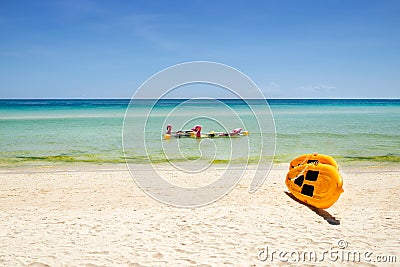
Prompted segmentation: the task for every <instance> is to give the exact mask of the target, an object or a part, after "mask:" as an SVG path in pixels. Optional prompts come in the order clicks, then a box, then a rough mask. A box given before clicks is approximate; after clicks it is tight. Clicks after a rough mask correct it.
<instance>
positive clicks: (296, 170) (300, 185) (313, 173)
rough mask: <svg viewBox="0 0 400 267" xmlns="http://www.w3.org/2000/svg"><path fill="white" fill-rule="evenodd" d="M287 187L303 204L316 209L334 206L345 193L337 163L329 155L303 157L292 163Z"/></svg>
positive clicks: (287, 176)
mask: <svg viewBox="0 0 400 267" xmlns="http://www.w3.org/2000/svg"><path fill="white" fill-rule="evenodd" d="M285 182H286V186H287V188H288V189H289V190H290V192H291V193H292V194H293V195H294V196H295V197H296V198H297V199H298V200H300V201H301V202H303V203H306V204H309V205H311V206H314V207H316V208H321V209H326V208H329V207H330V206H332V205H333V204H334V203H335V202H336V201H337V200H338V198H339V196H340V194H341V193H343V180H342V177H341V176H340V173H339V170H338V165H337V163H336V161H335V160H334V159H333V158H332V157H330V156H327V155H322V154H308V155H302V156H300V157H298V158H296V159H294V160H292V161H291V162H290V167H289V172H288V174H287V175H286V181H285Z"/></svg>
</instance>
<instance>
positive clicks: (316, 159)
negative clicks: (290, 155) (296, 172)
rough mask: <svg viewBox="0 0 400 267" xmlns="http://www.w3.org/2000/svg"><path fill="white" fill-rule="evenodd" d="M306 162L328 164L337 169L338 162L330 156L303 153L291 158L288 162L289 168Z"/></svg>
mask: <svg viewBox="0 0 400 267" xmlns="http://www.w3.org/2000/svg"><path fill="white" fill-rule="evenodd" d="M308 163H322V164H328V165H331V166H333V167H335V168H336V169H338V170H339V166H338V164H337V163H336V161H335V160H334V159H333V158H332V157H331V156H328V155H323V154H318V153H313V154H304V155H301V156H299V157H297V158H295V159H294V160H292V161H291V162H290V168H289V170H291V169H293V168H294V167H297V166H299V165H303V164H308Z"/></svg>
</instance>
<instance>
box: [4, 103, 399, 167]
mask: <svg viewBox="0 0 400 267" xmlns="http://www.w3.org/2000/svg"><path fill="white" fill-rule="evenodd" d="M252 101H253V102H252V103H253V104H254V105H255V106H256V109H257V106H258V105H259V107H260V110H255V112H256V113H257V114H259V115H260V116H266V117H268V116H270V114H268V112H269V110H268V109H267V108H266V107H265V105H262V101H261V102H260V103H257V101H259V100H252ZM268 103H269V105H270V108H271V110H272V115H273V122H272V124H271V125H273V124H274V125H275V128H276V134H273V129H271V125H268V127H267V128H268V129H269V130H270V131H268V130H267V131H264V130H261V131H263V132H261V131H260V127H259V125H257V120H254V116H252V110H250V109H249V107H248V106H247V105H246V103H245V102H243V101H241V100H220V101H215V100H214V101H212V100H199V101H189V102H188V101H185V100H176V99H175V100H173V99H171V100H161V101H159V102H158V103H157V105H155V106H154V107H153V108H152V109H151V114H148V113H143V112H142V111H146V110H148V108H149V107H148V105H150V102H148V101H146V100H142V101H139V102H137V103H136V106H135V108H137V112H136V110H135V111H134V112H131V113H130V123H131V125H134V124H135V123H136V122H137V123H138V124H139V123H141V122H142V121H143V116H150V117H151V119H149V120H147V124H146V128H145V131H146V132H145V136H146V142H147V146H146V148H147V153H148V154H147V155H143V154H140V153H139V154H138V155H137V156H132V155H135V154H134V153H135V151H134V150H135V146H132V147H130V148H129V149H131V150H133V151H131V152H132V153H133V154H130V157H129V159H128V160H129V161H130V162H137V163H144V162H147V161H148V160H149V158H150V160H151V161H152V162H154V163H159V162H166V161H169V160H171V159H172V160H182V161H185V160H198V159H200V160H212V162H214V163H219V162H227V161H230V160H231V161H233V162H243V161H249V162H257V160H258V158H257V156H259V151H258V149H259V148H260V146H262V144H260V143H257V142H258V141H257V140H260V139H257V138H256V137H257V136H260V135H267V136H268V138H269V139H268V140H276V143H275V144H274V142H272V141H271V143H269V144H268V146H269V147H268V149H269V151H268V152H269V154H268V155H272V154H273V151H272V150H273V149H272V148H271V147H272V145H276V151H275V156H274V161H275V162H287V161H290V160H291V159H292V158H294V157H295V156H298V155H300V154H304V153H312V152H318V153H323V154H329V155H332V156H334V157H335V158H336V159H337V160H338V161H339V162H355V161H357V162H361V161H373V162H400V100H318V99H312V100H311V99H310V100H279V99H274V100H268ZM128 105H129V100H0V164H1V165H20V164H57V163H59V164H62V163H65V162H87V163H123V162H125V158H124V153H123V144H122V129H123V124H124V115H125V112H126V108H127V107H128ZM227 109H228V110H229V112H227V111H226V110H227ZM263 112H264V113H263ZM232 114H234V115H235V116H234V117H235V118H236V119H235V118H233V117H232V119H231V118H230V117H229V116H232ZM213 115H215V116H216V117H217V118H218V120H212V119H210V117H213ZM190 117H197V119H196V120H188V119H187V118H190ZM268 118H269V117H268ZM136 120H137V121H136ZM241 120H242V122H243V121H244V122H245V123H244V124H242V125H240V123H241ZM221 121H223V122H224V123H221ZM166 123H171V124H172V125H173V126H176V127H175V128H174V129H173V130H178V129H180V128H184V129H190V128H191V127H193V126H194V125H195V124H201V125H202V126H203V129H204V131H205V132H210V131H212V130H213V131H228V130H231V129H233V128H236V127H242V126H243V125H245V126H246V127H245V130H249V131H250V135H249V136H241V137H238V138H218V139H217V138H215V139H213V140H212V141H210V140H209V141H205V142H200V141H199V140H197V139H194V138H181V139H174V138H172V139H171V140H168V141H167V140H163V139H162V135H163V132H164V129H163V128H161V127H160V125H163V126H164V125H165V124H166ZM134 128H135V127H134V126H133V127H132V129H134ZM138 128H140V127H138ZM261 128H262V127H261ZM129 134H132V135H138V134H139V135H140V134H141V132H134V131H133V132H129ZM275 138H276V139H275ZM153 140H154V141H153ZM232 144H233V145H234V146H236V147H246V146H247V147H248V146H250V147H251V149H250V154H240V153H235V154H233V155H232V153H231V150H230V149H231V148H232ZM264 145H265V144H264ZM199 147H201V149H199ZM177 148H179V149H177ZM166 150H167V151H168V153H166V152H165V151H166ZM210 155H211V156H210Z"/></svg>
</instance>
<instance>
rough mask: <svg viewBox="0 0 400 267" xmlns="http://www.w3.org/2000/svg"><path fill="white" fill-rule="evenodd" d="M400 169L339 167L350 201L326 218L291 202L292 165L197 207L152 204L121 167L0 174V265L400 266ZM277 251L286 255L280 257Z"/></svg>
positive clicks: (345, 200)
mask: <svg viewBox="0 0 400 267" xmlns="http://www.w3.org/2000/svg"><path fill="white" fill-rule="evenodd" d="M217 168H218V167H215V170H211V172H218V170H217ZM399 169H400V165H388V166H368V165H357V166H343V167H342V169H341V171H342V175H343V178H344V190H345V193H344V194H342V196H341V197H340V198H339V201H338V202H337V203H336V204H335V205H333V206H332V207H331V208H329V209H327V210H325V211H322V210H315V209H311V208H309V207H307V206H305V205H302V204H300V203H298V202H296V201H294V200H293V199H291V198H290V196H288V195H287V194H285V191H287V190H286V187H285V184H284V177H285V175H286V172H287V166H286V164H279V165H274V167H273V169H272V171H271V173H270V175H269V177H268V179H267V180H266V181H265V183H264V185H263V186H262V187H261V188H260V189H259V190H258V191H257V192H256V193H255V194H249V193H248V192H247V189H248V185H249V183H250V180H249V177H248V176H245V177H244V178H243V179H242V181H241V182H240V183H239V184H238V186H236V187H235V188H234V189H233V190H232V191H231V192H230V193H229V194H228V195H227V196H225V197H224V198H223V199H221V200H219V201H217V202H215V203H213V204H211V205H208V206H205V207H201V208H196V209H182V208H174V207H170V206H166V205H163V204H160V203H159V202H157V201H155V200H153V199H151V198H150V197H148V196H147V195H146V194H145V193H144V192H142V191H141V189H139V188H138V187H137V185H136V184H135V183H134V182H133V180H132V178H131V177H130V174H129V172H128V171H127V168H126V166H125V165H123V164H118V165H104V166H96V165H93V166H90V165H71V166H58V167H43V166H42V167H20V168H2V169H0V176H1V179H0V265H4V266H18V265H27V264H31V263H42V264H48V265H50V266H77V265H80V266H85V265H86V266H120V265H122V266H141V265H143V266H155V265H161V266H163V265H167V266H178V265H184V266H201V265H205V266H207V265H211V266H215V265H223V264H226V265H237V266H252V265H256V266H263V265H271V264H276V265H281V264H287V263H285V262H282V261H281V260H288V261H289V262H291V261H294V260H296V257H294V254H293V253H292V252H298V253H301V252H303V251H315V252H316V253H317V257H318V260H320V259H322V257H323V256H322V254H323V252H324V251H328V252H332V251H339V253H338V255H336V256H335V255H334V256H333V257H330V258H329V255H328V254H325V256H324V260H323V261H322V262H319V264H320V265H336V264H338V263H340V262H341V260H343V259H342V258H341V256H342V254H343V252H346V253H347V252H362V253H364V252H371V253H372V254H370V255H369V256H368V258H366V259H365V258H361V262H362V263H363V265H371V266H373V265H382V266H383V265H385V266H386V265H387V264H388V263H384V264H382V263H378V262H377V261H379V260H381V261H382V260H383V259H385V258H377V257H378V256H385V257H386V256H393V255H394V256H396V257H397V259H396V260H397V263H398V262H399V261H400V255H396V253H398V250H399V245H400V243H399V239H398V236H400V227H399V224H398V221H399V219H400V201H399V192H398V190H399V189H400V179H399V177H398V174H399ZM179 178H180V177H179V176H178V177H176V179H178V180H179ZM339 240H343V241H341V242H342V243H340V244H346V243H345V242H347V247H346V248H344V249H340V248H339V247H338V241H339ZM344 241H345V242H344ZM266 248H268V251H267V250H266ZM260 251H264V252H265V253H261V254H260ZM272 252H274V253H275V254H273V256H272V255H271V253H272ZM279 252H287V253H286V255H283V254H281V256H283V257H281V259H279V257H278V256H277V255H278V253H279ZM290 253H292V256H293V257H291V256H290V255H289V254H290ZM266 255H268V257H267V258H266ZM272 257H273V258H272ZM335 258H336V260H335ZM260 259H264V260H265V261H261V260H260ZM386 259H387V258H386ZM318 260H317V261H318ZM367 261H369V262H367ZM344 262H345V263H346V264H353V263H352V261H351V262H347V260H346V259H344ZM305 263H307V264H309V265H314V264H315V263H314V261H305Z"/></svg>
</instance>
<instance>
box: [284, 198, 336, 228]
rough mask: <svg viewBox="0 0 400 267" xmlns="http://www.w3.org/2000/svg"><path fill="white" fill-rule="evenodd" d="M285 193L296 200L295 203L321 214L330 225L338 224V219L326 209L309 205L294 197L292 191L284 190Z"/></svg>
mask: <svg viewBox="0 0 400 267" xmlns="http://www.w3.org/2000/svg"><path fill="white" fill-rule="evenodd" d="M285 194H286V195H288V196H289V197H290V198H291V199H293V200H294V201H296V202H297V203H300V204H302V205H304V206H306V207H307V208H309V209H310V210H312V211H313V212H315V213H316V214H318V215H319V216H321V217H322V218H323V219H324V220H325V221H327V222H328V223H329V224H331V225H340V220H338V219H336V218H335V217H334V216H332V215H331V214H330V213H329V212H327V211H326V210H323V209H319V208H316V207H313V206H311V205H308V204H306V203H303V202H301V201H300V200H298V199H297V198H295V197H294V196H293V194H292V193H290V192H287V191H285Z"/></svg>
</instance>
